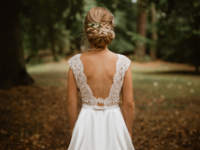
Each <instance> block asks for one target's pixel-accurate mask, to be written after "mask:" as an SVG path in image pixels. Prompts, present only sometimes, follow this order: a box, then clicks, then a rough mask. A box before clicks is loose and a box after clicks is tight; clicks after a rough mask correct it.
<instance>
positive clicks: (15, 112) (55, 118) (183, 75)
mask: <svg viewBox="0 0 200 150" xmlns="http://www.w3.org/2000/svg"><path fill="white" fill-rule="evenodd" d="M131 65H132V73H133V86H134V98H135V108H136V110H135V119H134V122H133V145H134V147H135V148H136V150H198V149H200V76H197V75H194V74H190V72H189V71H192V70H193V68H192V67H190V66H187V65H180V64H171V63H165V62H162V61H157V62H149V63H143V64H142V63H136V62H132V64H131ZM68 67H69V66H68V64H67V61H66V60H63V61H60V62H58V63H52V62H51V63H44V64H40V65H35V66H28V72H29V73H30V74H31V76H32V77H33V78H34V80H35V84H34V85H33V86H24V87H16V88H13V89H10V90H0V149H1V150H39V149H46V150H67V147H68V145H69V142H70V128H69V121H68V118H67V110H66V96H67V95H66V90H67V86H66V84H67V83H66V81H67V71H68ZM78 107H79V110H80V108H81V101H79V104H78Z"/></svg>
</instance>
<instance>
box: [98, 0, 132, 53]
mask: <svg viewBox="0 0 200 150" xmlns="http://www.w3.org/2000/svg"><path fill="white" fill-rule="evenodd" d="M97 2H98V3H97V4H98V6H101V7H105V8H108V9H109V10H110V11H111V12H112V13H113V14H114V18H115V30H114V31H115V39H114V40H113V41H112V43H111V44H110V45H109V46H108V48H109V49H110V50H111V51H114V52H116V53H124V54H131V53H133V51H134V41H133V38H132V36H133V34H134V31H135V30H136V23H135V20H136V13H135V12H136V4H135V3H132V1H131V0H122V1H118V0H109V1H108V0H98V1H97ZM134 40H135V39H134Z"/></svg>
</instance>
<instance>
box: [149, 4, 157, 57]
mask: <svg viewBox="0 0 200 150" xmlns="http://www.w3.org/2000/svg"><path fill="white" fill-rule="evenodd" d="M150 9H151V23H152V27H151V37H152V40H154V42H155V43H154V44H153V45H151V49H150V57H151V59H152V60H154V59H156V42H157V40H158V35H157V31H156V22H157V18H156V8H155V4H154V3H151V8H150Z"/></svg>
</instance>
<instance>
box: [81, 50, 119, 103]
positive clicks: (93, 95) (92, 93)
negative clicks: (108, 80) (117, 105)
mask: <svg viewBox="0 0 200 150" xmlns="http://www.w3.org/2000/svg"><path fill="white" fill-rule="evenodd" d="M81 55H82V54H80V55H79V61H80V63H81V65H82V74H83V75H84V76H85V82H86V83H85V84H86V86H87V88H88V90H89V91H90V92H91V95H92V97H93V98H94V99H99V98H100V99H103V100H107V99H109V97H110V95H111V90H112V87H113V85H114V84H115V80H114V79H115V76H116V75H117V72H118V70H117V66H118V62H119V59H120V56H119V54H117V57H118V59H117V61H116V64H115V67H116V68H115V71H116V72H115V74H114V76H113V79H112V81H113V83H112V85H111V88H110V90H109V95H108V97H106V98H102V97H98V98H97V97H94V95H93V91H92V89H91V88H90V86H89V85H88V83H87V76H86V74H85V73H84V66H83V62H82V60H81V58H80V57H81Z"/></svg>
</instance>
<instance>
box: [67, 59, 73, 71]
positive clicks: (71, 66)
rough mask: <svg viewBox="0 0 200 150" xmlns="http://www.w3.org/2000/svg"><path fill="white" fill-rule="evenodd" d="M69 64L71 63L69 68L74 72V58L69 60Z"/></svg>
mask: <svg viewBox="0 0 200 150" xmlns="http://www.w3.org/2000/svg"><path fill="white" fill-rule="evenodd" d="M68 63H69V67H70V68H71V69H72V71H73V57H71V58H70V59H69V60H68Z"/></svg>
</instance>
